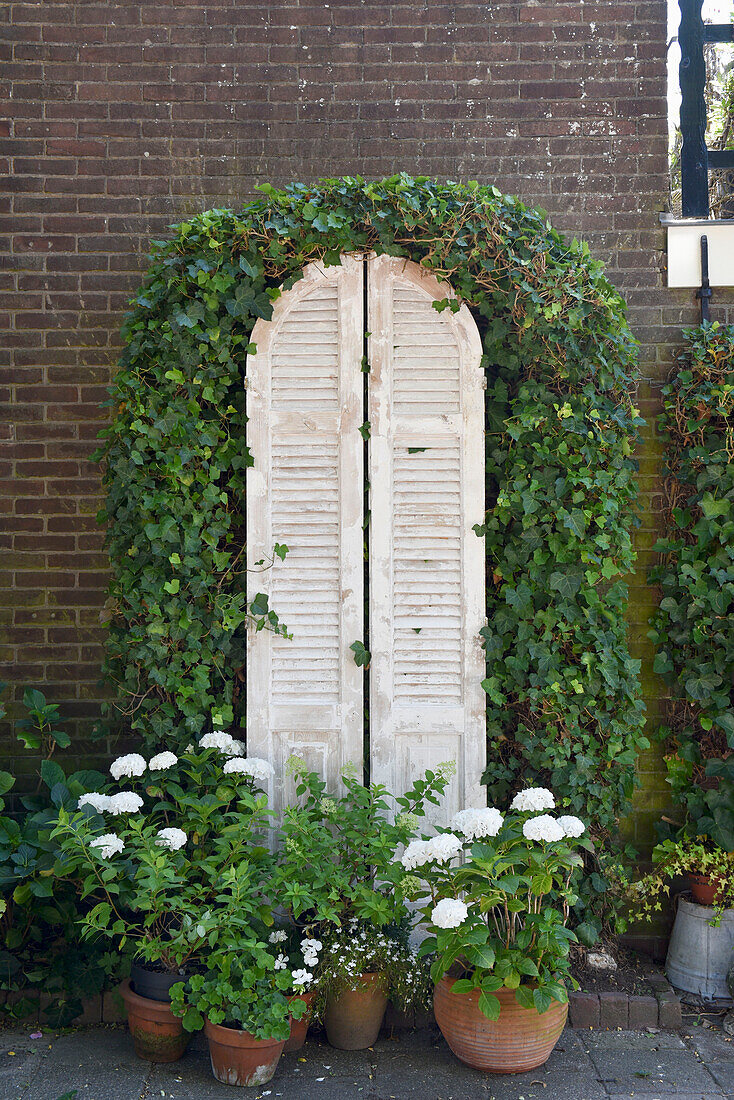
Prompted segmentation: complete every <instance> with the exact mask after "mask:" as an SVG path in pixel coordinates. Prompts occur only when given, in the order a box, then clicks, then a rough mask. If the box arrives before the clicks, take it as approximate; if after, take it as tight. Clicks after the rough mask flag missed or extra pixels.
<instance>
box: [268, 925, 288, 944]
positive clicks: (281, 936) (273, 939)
mask: <svg viewBox="0 0 734 1100" xmlns="http://www.w3.org/2000/svg"><path fill="white" fill-rule="evenodd" d="M287 939H288V934H287V932H286V931H285V929H284V928H277V929H276V930H275V932H271V933H270V935H269V936H268V943H285V941H286V940H287Z"/></svg>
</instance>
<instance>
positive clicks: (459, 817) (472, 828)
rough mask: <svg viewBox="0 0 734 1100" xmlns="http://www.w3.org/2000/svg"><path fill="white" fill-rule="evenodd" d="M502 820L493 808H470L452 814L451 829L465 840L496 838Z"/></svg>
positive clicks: (497, 811) (500, 815)
mask: <svg viewBox="0 0 734 1100" xmlns="http://www.w3.org/2000/svg"><path fill="white" fill-rule="evenodd" d="M504 820H505V819H504V817H503V816H502V814H501V813H500V812H499V810H495V809H494V807H493V806H488V807H486V808H485V809H482V808H477V809H473V808H470V809H468V810H459V812H458V813H457V814H454V817H453V819H452V821H451V828H452V829H456V830H457V831H458V832H460V833H461V835H462V836H464V837H466V839H467V840H478V839H479V838H480V837H485V836H497V833H498V832H499V831H500V829H501V828H502V823H503V822H504Z"/></svg>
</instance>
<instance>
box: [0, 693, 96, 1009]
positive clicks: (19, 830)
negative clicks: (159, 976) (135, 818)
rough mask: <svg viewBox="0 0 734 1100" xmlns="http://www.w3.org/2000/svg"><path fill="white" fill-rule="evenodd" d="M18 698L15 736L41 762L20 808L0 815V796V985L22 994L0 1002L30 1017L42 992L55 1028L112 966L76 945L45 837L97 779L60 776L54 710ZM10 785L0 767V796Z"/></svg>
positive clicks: (56, 858) (67, 882)
mask: <svg viewBox="0 0 734 1100" xmlns="http://www.w3.org/2000/svg"><path fill="white" fill-rule="evenodd" d="M23 702H24V706H25V708H26V710H27V716H26V717H24V718H21V719H19V720H18V722H17V723H16V725H17V728H18V730H19V740H20V741H21V742H22V743H23V745H24V747H26V748H30V749H32V750H33V751H34V753H36V754H37V753H38V751H39V750H40V754H41V756H42V757H43V759H42V762H41V769H40V776H39V780H38V785H37V788H36V791H35V793H33V794H30V795H25V796H23V797H22V798H21V799H20V803H21V806H22V808H23V812H22V813H19V814H15V815H13V816H10V815H8V814H7V813H5V812H3V811H4V810H5V803H4V800H3V799H2V797H0V990H7V991H11V992H17V991H22V993H23V994H24V996H22V997H21V998H20V999H14V1000H13V1001H12V1002H8V1003H7V1005H4V1006H3V1012H4V1013H5V1014H7V1015H9V1016H12V1017H13V1018H15V1019H22V1018H24V1017H25V1016H29V1015H32V1014H33V1015H35V1014H36V1013H37V1011H38V995H39V994H40V993H43V994H47V995H50V996H51V997H52V998H53V1000H52V1002H51V1004H49V1005H48V1007H46V1008H45V1009H44V1010H43V1017H44V1018H45V1019H46V1020H48V1022H49V1023H51V1024H53V1025H61V1024H68V1023H70V1022H71V1021H72V1020H73V1019H74V1018H75V1017H76V1016H78V1015H79V1013H80V1012H81V1010H82V998H83V997H90V996H93V995H94V994H96V993H99V992H100V990H101V989H102V988H103V987H104V985H105V983H106V981H107V979H108V977H109V975H110V974H114V973H116V972H117V968H118V959H117V957H116V956H115V955H114V954H113V953H112V952H109V951H106V950H105V949H104V948H100V947H98V946H95V945H83V944H82V942H81V936H80V930H79V928H78V925H77V920H78V917H79V912H80V909H79V899H78V889H77V886H76V884H75V883H74V882H73V880H72V879H71V878H70V877H69V876H68V874H67V872H66V869H65V868H64V866H63V861H62V860H61V852H60V849H59V845H58V843H57V842H56V840H55V839H54V838H53V835H52V834H53V829H54V825H55V822H56V818H57V815H58V813H59V809H60V808H61V807H67V808H69V807H71V806H76V801H77V799H78V798H79V796H80V795H81V794H83V793H84V791H86V790H87V789H88V786H89V784H94V783H96V782H103V780H104V777H103V776H102V775H100V774H99V773H98V772H94V771H79V772H74V773H72V774H71V775H69V776H67V775H66V774H65V772H64V770H63V768H62V767H61V766H60V765H59V764H57V763H56V762H55V761H52V760H51V759H50V757H51V754H52V753H53V751H54V750H55V748H56V747H57V746H60V747H62V748H63V747H65V746H66V745H67V744H68V743H69V739H68V737H67V735H66V734H65V733H63V731H61V730H59V729H58V727H57V722H58V708H57V707H56V706H55V705H54V704H49V703H47V702H46V699H45V697H44V695H43V694H42V692H40V691H37V690H28V691H26V692H25V695H24V698H23ZM3 714H4V708H3V706H2V704H0V717H2V715H3ZM14 782H15V780H14V779H13V777H12V776H11V775H10V774H9V773H7V772H0V795H4V794H7V792H8V791H9V790H10V789H11V788H12V786H13V784H14Z"/></svg>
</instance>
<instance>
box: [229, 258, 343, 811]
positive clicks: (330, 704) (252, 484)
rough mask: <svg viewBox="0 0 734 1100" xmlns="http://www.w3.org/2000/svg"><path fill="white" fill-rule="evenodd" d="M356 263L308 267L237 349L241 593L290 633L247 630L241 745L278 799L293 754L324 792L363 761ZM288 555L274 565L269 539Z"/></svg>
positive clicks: (288, 790)
mask: <svg viewBox="0 0 734 1100" xmlns="http://www.w3.org/2000/svg"><path fill="white" fill-rule="evenodd" d="M363 268H364V265H363V261H362V260H361V259H355V258H352V257H344V258H343V262H342V264H341V266H338V267H326V268H323V267H321V266H320V265H319V264H311V265H309V266H308V267H307V268H306V270H305V273H304V276H303V278H302V279H301V280H300V281H299V282H298V283H296V284H295V286H294V287H293V288H292V289H291V290H288V291H286V292H285V293H284V294H283V295H282V296H281V297H280V298H279V299H278V300H277V302H276V305H275V311H274V314H273V318H272V320H271V321H268V322H265V321H263V320H260V321H258V322H257V323H256V325H255V327H254V329H253V332H252V342H253V343H254V344H255V345H256V347H257V351H256V352H255V353H253V354H251V355H249V356H248V358H247V415H248V418H249V422H248V428H247V432H248V444H249V446H250V450H251V453H252V455H253V458H254V462H255V464H254V466H253V467H252V468H250V469H249V470H248V471H247V559H248V577H247V590H248V598H250V599H251V598H252V597H254V595H255V594H256V593H257V592H265V593H267V594H268V596H269V599H270V606H271V608H272V609H273V610H274V611H276V612H277V614H278V615H279V616H280V618H281V620H282V621H283V622H284V623H285V624H286V626H287V627H288V630H289V631H290V632H291V633H292V635H293V637H292V639H291V640H288V639H285V638H279V637H276V636H274V635H273V634H272V633H271V632H270V631H267V630H262V631H259V632H255V631H254V630H253V629H250V631H249V632H248V654H247V745H248V753H249V754H250V755H252V756H262V757H265V758H266V759H267V760H269V761H270V762H271V763H272V764H273V766H274V768H275V779H274V782H273V788H272V790H271V791H270V795H271V799H272V803H271V804H272V806H273V808H274V809H275V810H276V811H279V810H280V809H282V806H283V804H284V799H286V800H287V799H288V798H290V797H291V795H292V793H293V791H292V781H289V780H288V779H287V777H286V776H285V775H284V765H285V762H286V760H287V758H288V756H289V755H290V754H291V753H292V752H294V751H295V752H298V753H300V754H301V755H302V756H303V757H304V759H305V761H306V763H307V764H308V765H309V766H310V767H312V768H314V769H315V770H317V771H319V772H320V773H321V774H322V775H323V776H325V778H326V779H327V782H328V784H329V787H330V788H331V789H336V788H337V786H338V777H339V774H340V772H341V770H342V768H343V767H344V765H345V764H346V763H347V762H348V761H355V762H356V763H357V764H358V765H359V766H360V767H361V765H362V758H363V749H362V738H363V671H362V669H361V668H358V667H357V665H356V664H355V663H354V659H353V654H352V653H351V651H350V649H349V646H350V645H351V643H352V642H354V641H355V640H357V639H360V640H361V639H362V638H363V637H364V584H363V568H364V567H363V534H364V532H363V454H364V442H363V439H362V436H361V434H360V431H359V428H360V426H361V425H362V423H363V421H364V412H363V396H362V395H363V378H364V375H363V374H362V372H361V369H360V364H361V358H362V349H363V332H364V328H363ZM276 542H277V543H285V544H286V545H287V546H288V547H289V553H288V555H287V557H286V558H285V560H284V561H282V562H281V561H279V560H278V559H277V558H276V561H275V564H274V566H273V568H272V569H265V570H263V569H262V567H260V566H258V565H257V562H258V561H259V560H260V559H262V558H266V559H268V558H269V557H270V555H271V554H272V549H273V545H274V544H275V543H276Z"/></svg>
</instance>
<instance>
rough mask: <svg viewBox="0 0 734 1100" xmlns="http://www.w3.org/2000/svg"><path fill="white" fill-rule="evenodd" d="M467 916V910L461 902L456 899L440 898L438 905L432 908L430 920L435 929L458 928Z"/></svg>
mask: <svg viewBox="0 0 734 1100" xmlns="http://www.w3.org/2000/svg"><path fill="white" fill-rule="evenodd" d="M468 914H469V910H468V908H467V907H466V905H464V902H463V901H459V899H458V898H442V899H441V901H439V903H438V905H436V906H434V908H433V911H432V913H431V920H432V921H433V923H434V924H435V925H436V927H437V928H458V927H459V925H460V924H463V923H464V921H465V920H466V918H467V916H468Z"/></svg>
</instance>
